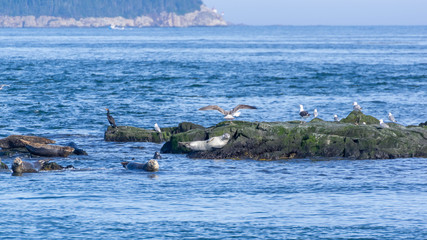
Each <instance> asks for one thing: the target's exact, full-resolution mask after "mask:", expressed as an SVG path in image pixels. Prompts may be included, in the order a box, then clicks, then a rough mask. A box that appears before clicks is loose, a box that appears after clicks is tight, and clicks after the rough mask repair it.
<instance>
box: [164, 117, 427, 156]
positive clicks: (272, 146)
mask: <svg viewBox="0 0 427 240" xmlns="http://www.w3.org/2000/svg"><path fill="white" fill-rule="evenodd" d="M351 119H353V120H352V121H351ZM346 121H349V123H347V122H346ZM357 121H361V122H366V124H367V125H363V124H361V125H355V124H354V123H355V122H357ZM375 121H377V120H376V119H375V118H373V117H371V116H366V115H364V114H363V113H361V112H352V113H351V114H350V115H349V117H347V118H346V120H345V121H344V122H326V121H322V120H316V121H312V122H310V123H305V124H300V122H299V121H291V122H271V123H267V122H240V121H235V122H233V123H231V124H230V123H229V122H222V123H219V124H217V125H216V126H213V127H210V128H206V129H193V130H190V131H187V132H184V133H179V134H174V135H172V137H171V138H170V141H168V142H167V143H165V145H164V146H163V147H162V152H165V153H188V154H189V156H190V157H192V158H209V159H224V158H231V159H242V158H251V159H259V160H274V159H287V158H306V157H341V158H350V159H386V158H398V157H427V129H425V128H421V127H413V128H407V127H404V126H402V125H399V124H389V125H390V128H387V129H385V128H381V127H380V125H379V124H375ZM378 123H379V122H378ZM226 132H227V133H229V134H230V135H231V139H230V141H229V143H228V144H227V145H226V146H224V147H223V148H222V149H215V150H211V151H199V152H191V151H190V150H189V149H186V148H185V147H184V146H182V145H179V144H178V142H188V141H200V140H206V139H208V138H211V137H215V136H221V135H222V134H224V133H226Z"/></svg>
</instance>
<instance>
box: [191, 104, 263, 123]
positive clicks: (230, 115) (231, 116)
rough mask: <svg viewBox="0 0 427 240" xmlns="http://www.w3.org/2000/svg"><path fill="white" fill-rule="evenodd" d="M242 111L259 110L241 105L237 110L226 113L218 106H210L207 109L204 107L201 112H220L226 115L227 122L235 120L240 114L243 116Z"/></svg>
mask: <svg viewBox="0 0 427 240" xmlns="http://www.w3.org/2000/svg"><path fill="white" fill-rule="evenodd" d="M240 109H257V108H256V107H253V106H249V105H243V104H239V105H237V106H236V107H235V108H233V109H231V110H230V111H226V110H224V109H222V108H220V107H218V106H217V105H209V106H206V107H202V108H200V109H199V110H201V111H204V110H217V111H218V112H220V113H222V114H223V115H224V118H225V120H229V121H232V120H233V119H234V118H236V117H238V116H240V114H241V112H240V111H239V110H240Z"/></svg>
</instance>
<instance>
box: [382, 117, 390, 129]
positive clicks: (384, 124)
mask: <svg viewBox="0 0 427 240" xmlns="http://www.w3.org/2000/svg"><path fill="white" fill-rule="evenodd" d="M380 126H381V127H382V128H390V127H389V126H388V125H387V124H386V123H385V122H384V121H383V120H382V119H380Z"/></svg>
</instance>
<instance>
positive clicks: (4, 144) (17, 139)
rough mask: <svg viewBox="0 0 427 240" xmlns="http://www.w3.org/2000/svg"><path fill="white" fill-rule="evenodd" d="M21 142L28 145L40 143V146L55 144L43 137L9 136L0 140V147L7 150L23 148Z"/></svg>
mask: <svg viewBox="0 0 427 240" xmlns="http://www.w3.org/2000/svg"><path fill="white" fill-rule="evenodd" d="M21 140H24V141H27V142H30V143H40V144H51V143H55V141H54V140H50V139H47V138H43V137H37V136H25V135H10V136H9V137H6V138H3V139H0V147H1V148H5V149H9V148H23V147H25V145H26V144H25V143H23V142H22V141H21Z"/></svg>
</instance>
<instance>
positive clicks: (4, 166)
mask: <svg viewBox="0 0 427 240" xmlns="http://www.w3.org/2000/svg"><path fill="white" fill-rule="evenodd" d="M0 169H9V167H8V166H7V165H6V164H5V163H4V162H2V161H1V158H0Z"/></svg>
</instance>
